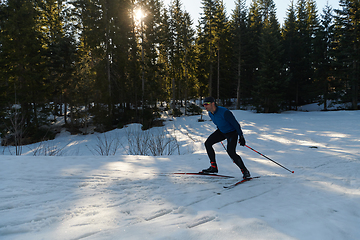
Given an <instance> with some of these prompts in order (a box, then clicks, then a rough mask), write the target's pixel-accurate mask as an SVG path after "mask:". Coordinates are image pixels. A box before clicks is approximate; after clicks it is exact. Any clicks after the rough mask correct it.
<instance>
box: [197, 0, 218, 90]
mask: <svg viewBox="0 0 360 240" xmlns="http://www.w3.org/2000/svg"><path fill="white" fill-rule="evenodd" d="M202 5H203V6H202V7H201V8H202V9H203V13H201V18H200V21H199V25H198V26H197V31H198V33H197V35H198V38H197V48H198V51H199V53H198V54H199V56H198V57H199V65H198V66H199V67H198V77H199V80H200V82H201V83H202V85H203V86H204V87H205V88H206V86H207V89H208V92H207V93H205V92H203V91H202V92H201V93H200V95H202V94H206V95H214V89H213V80H214V65H215V64H214V63H215V56H216V38H215V36H216V35H215V15H216V12H217V9H218V1H217V0H203V1H202Z"/></svg>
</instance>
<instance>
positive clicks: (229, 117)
mask: <svg viewBox="0 0 360 240" xmlns="http://www.w3.org/2000/svg"><path fill="white" fill-rule="evenodd" d="M203 105H204V107H205V109H206V110H207V111H208V113H209V116H210V118H211V120H212V121H213V123H214V124H215V125H216V126H217V130H216V131H215V132H213V133H212V134H211V135H210V136H209V137H208V138H207V140H206V141H205V148H206V152H207V154H208V156H209V158H210V164H211V166H210V167H209V168H208V169H204V170H202V173H217V172H218V168H217V164H216V160H215V151H214V148H213V147H212V146H213V145H214V144H215V143H218V142H221V141H223V140H225V139H226V140H227V149H226V150H227V153H228V154H229V156H230V157H231V159H232V160H233V161H234V163H235V164H236V165H237V166H238V167H239V168H240V169H241V172H242V173H243V178H244V179H246V178H250V172H249V171H248V170H247V168H246V167H245V165H244V162H243V161H242V159H241V157H240V156H239V155H238V154H237V153H236V143H237V140H238V136H239V143H240V145H241V146H245V144H246V143H245V138H244V135H243V132H242V131H241V127H240V124H239V123H238V122H237V121H236V119H235V117H234V115H233V114H232V112H230V110H228V109H226V108H224V107H220V106H217V104H216V102H215V99H214V98H213V97H207V98H205V99H204V103H203Z"/></svg>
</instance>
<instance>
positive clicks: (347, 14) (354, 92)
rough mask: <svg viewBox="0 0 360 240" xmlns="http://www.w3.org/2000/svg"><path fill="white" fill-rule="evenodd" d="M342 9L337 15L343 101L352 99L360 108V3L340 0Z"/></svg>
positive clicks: (337, 40)
mask: <svg viewBox="0 0 360 240" xmlns="http://www.w3.org/2000/svg"><path fill="white" fill-rule="evenodd" d="M340 7H341V9H338V10H335V12H336V13H337V16H336V42H337V46H336V61H337V71H338V72H340V74H339V77H340V80H341V82H342V83H343V86H344V91H345V95H344V97H343V101H350V102H351V104H352V109H358V99H359V85H360V77H359V76H360V73H359V69H360V67H359V62H360V44H359V42H360V31H359V26H360V11H359V9H360V3H359V1H357V0H340Z"/></svg>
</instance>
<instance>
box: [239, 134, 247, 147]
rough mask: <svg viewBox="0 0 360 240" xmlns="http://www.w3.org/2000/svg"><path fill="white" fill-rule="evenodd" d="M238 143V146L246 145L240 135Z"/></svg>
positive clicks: (242, 136)
mask: <svg viewBox="0 0 360 240" xmlns="http://www.w3.org/2000/svg"><path fill="white" fill-rule="evenodd" d="M239 143H240V146H245V145H246V141H245V138H244V135H241V136H240V139H239Z"/></svg>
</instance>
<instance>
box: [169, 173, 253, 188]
mask: <svg viewBox="0 0 360 240" xmlns="http://www.w3.org/2000/svg"><path fill="white" fill-rule="evenodd" d="M174 174H179V175H200V176H210V177H222V178H234V177H233V176H227V175H219V174H213V173H202V172H198V173H174ZM259 177H260V176H256V177H250V178H245V179H243V180H241V181H238V182H236V183H234V184H231V185H227V186H224V188H226V189H230V188H233V187H236V186H237V185H240V184H242V183H245V182H248V181H250V180H251V179H254V178H259Z"/></svg>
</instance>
